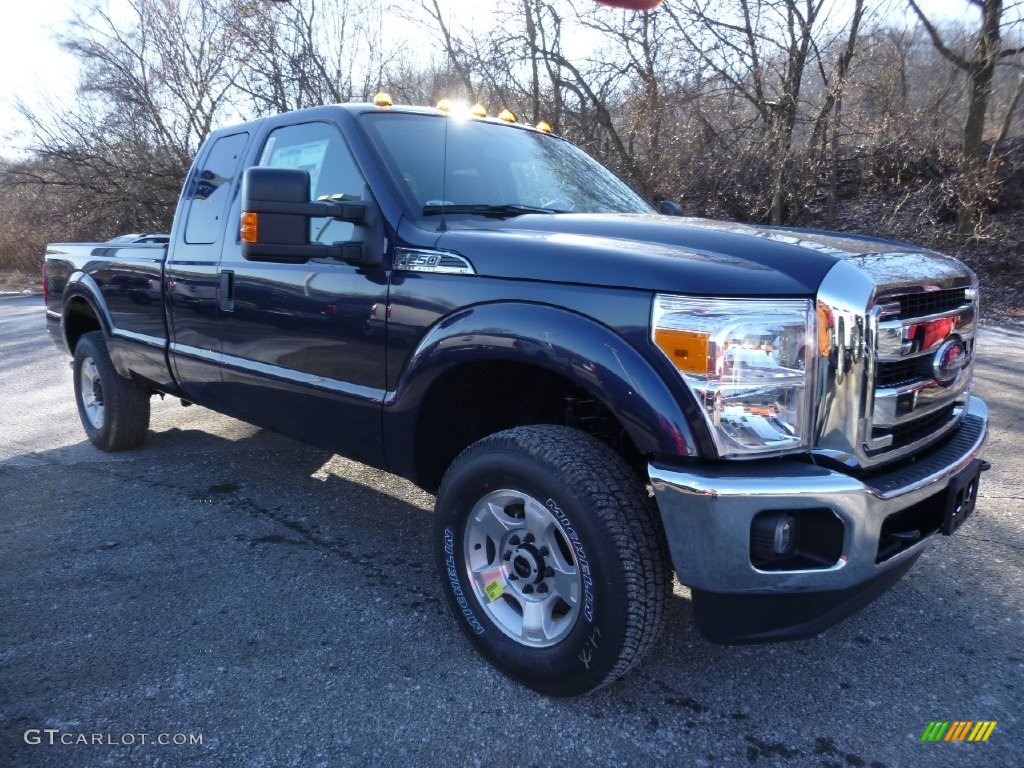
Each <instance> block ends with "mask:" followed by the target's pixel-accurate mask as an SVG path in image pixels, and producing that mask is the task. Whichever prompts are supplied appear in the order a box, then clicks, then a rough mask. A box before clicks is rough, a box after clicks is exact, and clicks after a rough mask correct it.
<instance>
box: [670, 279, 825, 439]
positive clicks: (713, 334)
mask: <svg viewBox="0 0 1024 768" xmlns="http://www.w3.org/2000/svg"><path fill="white" fill-rule="evenodd" d="M813 317H814V314H813V306H812V303H811V302H810V301H809V300H802V299H782V300H780V299H693V298H687V297H683V296H667V295H663V294H659V295H657V296H655V297H654V312H653V318H652V321H651V338H652V340H653V341H654V344H655V345H656V346H657V347H658V349H660V350H661V351H662V352H663V353H664V354H665V356H666V357H667V358H668V359H669V360H670V361H671V362H672V364H673V365H674V366H675V367H676V369H677V370H678V371H679V372H680V373H681V374H682V376H683V379H684V381H685V382H686V384H687V385H688V386H689V388H690V390H691V391H692V392H693V394H694V397H696V399H697V402H698V403H699V404H700V406H701V408H702V409H703V411H704V417H705V418H706V419H707V422H708V424H709V425H710V427H711V434H712V435H713V436H714V439H715V444H716V446H717V448H718V452H719V455H721V456H750V455H752V454H763V453H778V452H780V451H792V450H798V449H801V448H806V447H807V446H808V443H809V433H810V428H809V421H810V391H809V387H808V384H807V369H808V367H809V363H810V360H811V358H810V354H811V350H812V348H813V338H814V325H813Z"/></svg>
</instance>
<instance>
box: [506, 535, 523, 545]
mask: <svg viewBox="0 0 1024 768" xmlns="http://www.w3.org/2000/svg"><path fill="white" fill-rule="evenodd" d="M508 543H509V544H511V545H512V546H513V547H518V546H519V545H520V544H521V543H522V540H521V539H520V538H519V537H518V536H513V537H512V538H510V539H509V540H508Z"/></svg>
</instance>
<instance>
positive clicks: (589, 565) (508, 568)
mask: <svg viewBox="0 0 1024 768" xmlns="http://www.w3.org/2000/svg"><path fill="white" fill-rule="evenodd" d="M434 535H435V541H436V553H437V563H438V567H439V569H440V573H441V577H442V581H443V583H444V587H445V592H446V594H447V597H448V600H449V603H450V604H451V606H452V609H453V610H454V612H455V614H456V617H457V619H458V621H459V623H460V625H461V626H462V629H463V630H464V631H465V632H466V634H467V636H468V637H469V639H470V640H471V641H472V642H473V644H474V645H475V646H476V648H477V650H478V651H479V652H480V653H481V654H482V655H483V656H484V657H485V658H487V659H488V660H489V661H490V662H491V663H492V664H493V665H495V666H496V667H497V668H498V669H500V670H501V671H502V672H504V673H505V674H507V675H509V676H510V677H512V678H513V679H515V680H518V681H520V682H522V683H524V684H526V685H528V686H529V687H531V688H533V689H534V690H537V691H539V692H541V693H546V694H551V695H556V696H571V695H576V694H580V693H584V692H586V691H590V690H593V689H594V688H598V687H600V686H603V685H607V684H609V683H611V682H613V681H614V680H616V679H618V678H619V677H621V676H622V675H623V674H625V673H626V672H627V671H629V670H630V669H631V668H632V667H633V666H634V665H636V663H637V662H638V661H639V660H640V658H641V657H642V656H643V654H644V653H645V652H646V651H647V649H648V648H649V647H650V646H651V645H652V644H653V642H654V640H655V638H656V637H657V634H658V632H659V630H660V627H661V622H662V615H663V613H664V606H665V602H666V598H667V595H668V594H669V590H670V580H669V576H668V572H667V555H666V550H665V544H664V534H663V532H662V529H661V524H660V521H659V519H658V517H657V513H656V510H655V509H654V508H653V505H652V502H651V500H650V498H649V496H648V494H647V491H646V488H645V487H644V485H643V484H642V483H641V482H640V481H639V479H638V478H637V477H636V475H635V474H633V473H632V472H631V471H630V470H629V468H628V467H627V466H626V465H625V464H624V463H623V461H622V460H621V459H620V458H619V457H618V456H617V455H616V454H615V453H614V452H613V451H612V450H611V449H610V448H609V447H608V446H606V445H605V444H604V443H601V442H600V441H599V440H597V439H595V438H593V437H590V436H589V435H586V434H583V433H581V432H578V431H576V430H573V429H569V428H566V427H559V426H548V425H541V426H530V427H519V428H516V429H510V430H507V431H505V432H500V433H498V434H495V435H491V436H490V437H487V438H484V439H483V440H480V441H479V442H477V443H475V444H473V445H472V446H470V447H469V448H467V449H466V450H465V451H464V452H463V453H462V454H461V455H460V456H459V457H458V458H457V459H456V460H455V462H454V463H453V464H452V466H451V468H450V469H449V470H448V472H447V474H446V475H445V478H444V481H443V482H442V484H441V489H440V491H439V492H438V497H437V507H436V514H435V532H434Z"/></svg>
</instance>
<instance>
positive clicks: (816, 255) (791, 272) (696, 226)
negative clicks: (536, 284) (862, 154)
mask: <svg viewBox="0 0 1024 768" xmlns="http://www.w3.org/2000/svg"><path fill="white" fill-rule="evenodd" d="M451 223H454V222H451ZM456 226H465V227H467V228H459V229H454V230H449V231H447V232H445V233H444V234H443V235H442V236H441V238H440V239H439V241H438V242H437V246H436V247H438V248H440V249H442V250H446V251H453V252H455V253H458V254H460V255H462V256H465V257H466V258H468V259H469V260H470V261H471V262H472V264H473V266H474V268H475V269H476V271H477V273H478V274H480V275H488V276H492V277H507V278H513V279H520V280H523V279H526V280H543V281H550V282H563V283H566V282H568V283H579V284H586V285H601V286H617V287H624V288H638V289H642V290H651V291H673V292H679V293H690V294H699V295H704V296H715V295H717V296H765V295H773V296H785V295H791V296H807V295H811V294H814V293H815V292H816V291H817V289H818V286H819V284H820V283H821V280H822V278H824V276H825V273H826V272H828V271H829V269H831V268H832V266H833V265H834V264H835V263H836V262H837V261H839V260H840V259H844V258H849V257H852V256H863V255H869V254H876V253H930V252H929V251H926V250H924V249H921V248H917V247H914V246H911V245H907V244H905V243H896V242H890V241H885V240H877V239H874V238H868V237H863V236H859V235H848V234H845V233H842V234H841V233H834V232H818V231H813V230H803V229H784V228H780V227H756V226H749V225H746V224H735V223H729V222H720V221H711V220H708V219H697V218H680V217H669V216H657V215H642V214H637V215H632V214H631V215H627V214H532V215H525V216H518V217H515V218H510V219H505V220H499V221H486V222H484V221H479V220H477V219H474V220H472V222H467V221H465V220H458V223H457V224H456ZM469 227H472V228H469Z"/></svg>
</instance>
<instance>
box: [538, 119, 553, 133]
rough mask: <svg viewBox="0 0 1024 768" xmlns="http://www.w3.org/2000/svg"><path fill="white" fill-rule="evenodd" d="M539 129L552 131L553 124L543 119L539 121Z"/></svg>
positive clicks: (546, 131)
mask: <svg viewBox="0 0 1024 768" xmlns="http://www.w3.org/2000/svg"><path fill="white" fill-rule="evenodd" d="M537 130H538V131H540V132H541V133H551V126H550V125H548V124H547V123H546V122H544V121H543V120H541V121H540V122H539V123H537Z"/></svg>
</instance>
